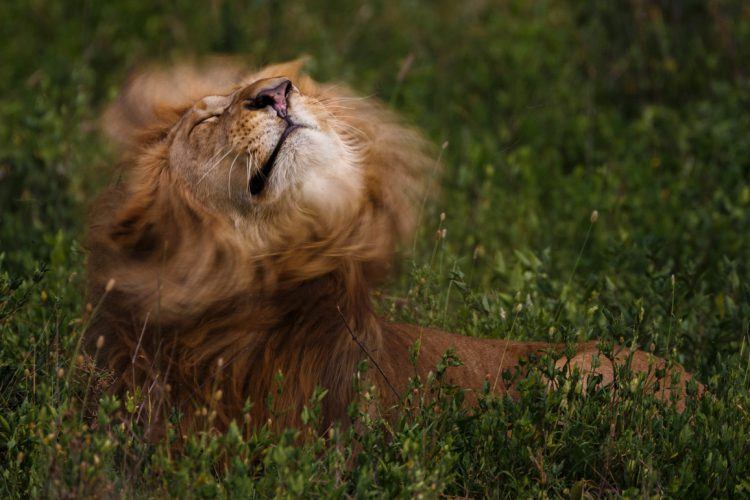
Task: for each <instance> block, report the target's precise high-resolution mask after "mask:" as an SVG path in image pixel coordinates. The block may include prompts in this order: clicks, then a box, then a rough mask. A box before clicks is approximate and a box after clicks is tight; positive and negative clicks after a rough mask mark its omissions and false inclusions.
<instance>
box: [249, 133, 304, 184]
mask: <svg viewBox="0 0 750 500" xmlns="http://www.w3.org/2000/svg"><path fill="white" fill-rule="evenodd" d="M287 123H288V125H287V127H286V128H285V129H284V132H282V134H281V137H280V138H279V142H277V143H276V146H275V147H274V148H273V151H271V154H270V155H269V156H268V159H267V160H266V162H265V163H264V164H263V166H262V167H261V169H260V170H259V171H258V172H257V173H255V175H253V176H252V177H251V178H250V181H249V182H248V186H247V189H248V191H249V192H250V194H251V195H252V196H259V195H260V194H261V193H262V192H263V191H264V190H265V188H266V185H267V184H268V180H269V179H270V177H271V174H272V172H273V169H274V167H275V166H276V159H277V158H278V156H279V152H280V151H281V148H282V147H284V144H285V143H286V140H287V138H288V137H289V136H290V135H291V134H292V133H293V132H294V131H295V130H297V129H299V128H302V127H303V125H298V124H296V123H291V122H287Z"/></svg>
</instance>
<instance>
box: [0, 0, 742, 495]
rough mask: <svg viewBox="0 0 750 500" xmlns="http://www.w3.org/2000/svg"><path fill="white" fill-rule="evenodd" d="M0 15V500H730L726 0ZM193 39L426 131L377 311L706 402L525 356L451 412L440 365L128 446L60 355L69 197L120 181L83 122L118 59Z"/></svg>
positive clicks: (735, 237) (735, 189)
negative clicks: (597, 349) (396, 401)
mask: <svg viewBox="0 0 750 500" xmlns="http://www.w3.org/2000/svg"><path fill="white" fill-rule="evenodd" d="M0 27H2V30H0V32H1V33H2V34H3V35H2V37H3V38H2V43H1V44H0V60H1V61H2V65H0V76H2V78H0V95H2V96H3V98H2V100H0V496H2V497H27V496H29V495H31V496H54V497H58V496H59V497H63V496H68V495H110V494H111V495H124V496H163V495H166V494H169V495H174V496H180V497H182V496H190V497H202V496H208V497H213V496H219V497H243V498H244V497H247V496H264V497H265V496H273V495H280V496H287V495H289V496H294V495H300V494H302V493H304V494H305V495H320V496H323V495H329V496H337V497H341V496H348V495H353V496H404V497H411V496H418V495H421V496H427V497H431V496H436V495H441V494H443V495H470V496H480V495H491V496H507V497H513V498H514V497H517V496H519V495H520V496H524V497H526V496H543V495H551V496H568V495H569V496H575V497H578V496H581V495H584V494H594V495H623V496H641V495H649V496H650V495H665V496H677V497H682V496H687V497H706V496H731V495H736V496H747V495H750V458H749V457H750V415H749V413H750V354H749V353H748V349H749V348H750V346H749V345H748V341H750V282H749V281H748V277H750V273H749V271H750V270H749V269H748V265H749V264H750V182H749V181H750V133H749V132H750V113H749V112H748V110H750V81H749V80H748V76H749V75H748V67H747V62H748V61H750V7H748V6H747V4H746V2H743V1H741V0H736V1H733V0H719V1H715V2H702V1H697V0H690V1H685V2H668V1H666V0H662V1H659V0H653V1H647V2H587V1H583V2H579V1H573V0H550V1H535V2H532V1H520V0H517V1H516V0H509V1H502V2H501V1H496V2H493V1H487V2H474V1H467V2H458V3H456V2H448V1H431V2H427V1H424V2H422V1H416V0H414V1H408V2H401V1H395V0H380V1H376V2H364V3H359V2H350V1H343V0H336V1H325V2H323V1H312V2H301V1H300V2H291V1H290V2H270V1H262V0H259V1H255V2H228V1H216V2H210V3H209V2H191V1H186V0H180V1H176V2H150V1H146V0H123V1H119V2H94V1H78V2H73V1H71V2H52V1H28V0H25V1H15V0H11V1H6V2H5V3H4V4H3V15H2V16H0ZM215 51H220V52H227V53H236V54H241V55H243V56H246V57H247V58H248V60H249V61H253V62H257V63H259V64H262V63H265V62H271V61H277V60H281V59H285V58H293V57H296V56H298V55H300V54H309V55H311V56H312V60H311V63H310V65H309V69H310V71H311V72H312V74H313V75H314V76H316V77H317V78H319V79H323V80H328V79H332V80H343V81H346V82H348V83H350V84H352V85H353V86H354V87H355V88H357V89H358V90H359V91H361V92H362V93H363V94H366V95H376V96H379V97H380V98H382V99H383V100H385V101H386V102H388V103H389V104H390V105H391V106H392V107H394V108H396V109H399V110H400V111H401V112H402V113H403V114H404V115H405V116H406V117H407V118H408V119H409V120H410V121H411V122H413V123H414V124H416V125H417V126H419V127H420V128H422V129H424V130H425V131H426V133H427V134H428V135H429V136H430V138H431V139H433V140H434V142H436V143H437V144H444V143H445V144H446V145H445V148H444V151H443V153H442V160H443V162H444V165H445V171H444V175H443V176H442V178H441V181H440V182H441V186H442V191H441V195H440V196H439V198H438V199H437V200H436V201H435V202H434V203H432V204H431V205H430V206H429V207H428V209H427V210H426V212H425V214H424V217H423V220H422V226H421V232H420V234H419V235H418V236H417V238H416V242H415V248H416V252H415V254H414V256H413V259H410V260H404V262H403V265H402V267H401V271H402V272H401V274H400V277H399V278H394V280H393V281H392V282H391V284H390V285H389V286H387V287H386V288H384V289H382V290H380V291H379V292H378V294H377V300H378V304H379V306H380V307H381V310H382V311H383V313H384V314H386V315H387V316H389V317H390V318H393V319H397V320H405V321H410V322H417V323H421V324H425V325H435V326H438V327H442V328H446V329H450V330H453V331H457V332H461V333H464V334H467V335H475V336H484V337H502V338H517V339H537V340H539V339H545V340H546V339H552V340H556V341H576V340H584V339H602V340H603V341H604V342H605V343H607V342H612V341H617V342H626V343H628V344H630V343H635V344H637V345H639V346H641V347H643V348H646V349H653V350H654V351H655V352H656V353H657V354H660V355H663V356H666V357H669V358H670V359H672V360H675V361H677V362H680V363H683V364H684V365H685V366H687V367H688V368H689V369H690V370H692V371H694V372H695V373H696V374H697V376H698V378H699V379H700V380H701V381H702V382H704V383H705V384H706V385H707V386H708V388H709V390H710V391H711V394H712V396H711V397H708V398H704V399H703V400H701V401H695V400H691V401H690V402H689V405H688V408H687V410H686V411H685V412H684V413H683V414H679V413H677V412H675V411H674V410H673V409H671V408H669V407H668V406H665V405H663V404H661V403H658V402H655V401H653V400H652V399H651V398H650V397H649V396H648V395H647V394H644V392H643V391H642V390H641V389H640V387H639V386H638V384H637V383H636V382H632V383H626V384H622V387H620V388H619V389H618V390H617V391H614V392H601V391H596V390H593V389H591V390H587V391H583V390H581V389H580V384H579V383H578V382H579V381H577V380H576V377H575V376H572V375H570V374H566V373H559V372H558V373H555V372H554V370H551V369H550V368H549V365H548V364H545V363H546V362H547V361H549V360H541V361H539V362H538V363H537V364H536V369H534V370H532V371H531V375H529V377H527V378H526V379H524V380H523V381H522V382H520V392H521V395H520V399H518V400H511V399H502V398H500V399H499V398H492V397H489V396H488V397H487V398H484V399H483V400H482V401H481V404H480V411H479V412H477V414H474V415H469V414H467V413H466V412H465V410H462V409H461V407H460V404H459V402H460V398H461V395H460V392H458V391H456V390H455V388H451V387H449V386H447V385H446V384H445V383H444V382H443V381H442V380H441V377H440V370H439V369H436V372H435V373H436V376H435V379H434V380H431V381H422V383H424V384H425V385H426V386H425V387H422V386H419V384H420V383H419V382H416V381H415V382H414V383H415V389H417V390H416V392H415V393H413V394H412V396H411V398H412V399H413V401H410V402H408V403H407V406H408V408H409V409H408V410H407V411H406V412H405V414H404V416H403V418H402V419H401V420H400V421H399V422H398V423H397V424H396V425H393V426H389V425H388V424H387V423H385V422H382V421H377V420H371V419H370V417H369V416H368V415H362V414H359V413H358V412H357V410H356V408H353V409H352V415H353V418H355V419H357V420H358V424H357V425H355V426H353V427H351V428H349V429H348V430H342V429H339V430H336V431H334V432H332V433H331V434H330V435H326V436H325V437H321V438H319V437H317V436H316V435H315V433H314V432H313V431H312V430H311V429H314V428H315V422H316V419H317V410H316V408H317V402H316V401H311V403H310V406H309V408H308V409H307V410H306V417H305V418H306V420H307V421H308V422H309V424H308V428H306V429H301V430H289V431H288V432H286V433H283V434H282V435H274V434H271V433H270V432H268V431H267V430H266V429H260V430H259V431H258V432H256V433H254V434H249V433H248V432H247V429H246V427H245V425H244V423H243V422H239V423H238V425H237V426H235V427H232V428H231V429H230V431H229V432H228V433H227V434H225V435H216V434H215V433H212V432H211V431H210V429H208V430H206V431H205V432H196V434H195V435H194V436H191V437H190V440H189V441H188V442H187V443H184V444H183V445H182V446H181V451H179V452H178V451H175V449H173V447H170V446H169V445H168V443H161V444H149V443H148V442H147V441H146V440H144V439H143V438H142V433H141V430H140V429H139V428H138V426H137V425H134V424H133V421H134V420H135V419H134V416H133V414H134V413H135V412H137V411H138V404H139V400H138V397H137V395H136V396H134V397H131V398H127V399H126V400H124V401H119V400H117V399H115V398H111V397H103V398H102V399H101V400H98V398H99V396H93V394H97V392H96V389H97V388H98V387H99V385H101V384H104V383H105V382H106V381H105V380H100V379H99V376H98V375H96V376H94V377H92V376H90V374H91V370H88V369H87V367H86V366H85V360H83V363H84V366H81V365H80V362H79V360H78V359H77V356H76V346H77V344H78V341H79V338H80V336H81V332H82V330H83V329H84V328H85V325H84V324H82V322H81V319H80V318H81V317H82V316H83V311H84V308H85V304H83V303H82V293H81V290H82V283H83V279H84V276H83V260H84V255H83V252H82V250H81V246H80V242H81V240H82V235H83V231H84V227H85V225H84V222H83V221H84V220H85V210H86V204H87V202H88V201H89V200H91V199H92V197H93V196H94V194H95V193H96V192H97V190H98V189H99V188H101V187H102V186H104V185H106V184H107V183H108V182H112V181H113V179H115V178H116V176H117V169H116V166H115V161H114V160H113V157H112V154H111V152H110V151H109V149H108V147H107V145H106V143H105V142H104V141H103V140H102V139H101V137H100V136H99V135H98V132H97V121H96V120H97V118H98V116H99V113H100V112H101V110H102V108H103V106H104V105H105V104H106V103H107V102H108V101H109V100H110V99H112V98H113V97H114V95H115V94H116V92H117V89H118V87H119V85H120V84H121V83H122V82H123V80H124V78H125V76H126V75H127V72H128V70H129V69H130V68H132V67H134V66H135V65H137V64H138V63H139V62H142V61H145V60H151V59H153V58H159V59H164V60H167V59H170V58H179V57H182V56H186V55H191V54H203V53H209V52H215ZM594 210H597V213H598V220H596V221H595V222H592V218H591V214H592V212H593V211H594ZM440 213H445V217H444V220H442V217H441V216H440ZM439 228H445V229H447V234H446V237H445V238H443V239H437V240H436V239H435V237H434V234H435V232H436V231H437V230H438V229H439ZM448 361H450V360H449V359H446V362H448ZM438 368H440V367H438ZM443 368H444V367H443ZM542 373H547V375H548V376H550V377H554V378H556V379H557V381H559V382H560V383H559V386H560V388H559V389H556V390H552V391H546V390H544V387H543V384H542V383H541V382H540V380H541V379H540V375H541V374H542ZM623 375H625V374H623ZM417 386H419V387H417ZM366 389H367V388H362V392H363V393H366V392H367V391H366ZM430 391H435V392H436V394H437V395H438V397H437V398H434V399H431V400H430V402H422V403H420V402H419V399H420V398H422V397H423V396H424V395H425V394H427V393H429V392H430ZM582 392H587V394H585V395H584V394H582ZM363 397H365V394H363ZM95 399H96V401H92V400H95ZM258 404H261V403H258ZM299 433H303V434H304V433H307V434H309V436H310V437H309V439H308V441H307V442H306V444H305V445H299V439H298V435H299ZM355 443H356V444H355Z"/></svg>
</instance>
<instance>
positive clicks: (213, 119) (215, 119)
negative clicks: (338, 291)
mask: <svg viewBox="0 0 750 500" xmlns="http://www.w3.org/2000/svg"><path fill="white" fill-rule="evenodd" d="M219 116H221V115H210V116H207V117H205V118H204V119H202V120H199V121H197V122H195V123H194V124H193V126H192V127H190V131H189V132H188V135H190V134H191V133H192V132H193V129H195V127H197V126H198V125H204V124H209V123H213V122H218V121H219Z"/></svg>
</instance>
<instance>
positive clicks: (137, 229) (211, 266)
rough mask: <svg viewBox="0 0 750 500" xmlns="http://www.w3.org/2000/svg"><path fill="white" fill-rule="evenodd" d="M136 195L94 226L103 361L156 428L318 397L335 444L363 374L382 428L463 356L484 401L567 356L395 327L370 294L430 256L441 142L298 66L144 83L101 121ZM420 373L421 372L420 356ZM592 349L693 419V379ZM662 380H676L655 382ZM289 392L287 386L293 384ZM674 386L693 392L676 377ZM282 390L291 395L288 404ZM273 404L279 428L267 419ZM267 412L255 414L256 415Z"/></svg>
mask: <svg viewBox="0 0 750 500" xmlns="http://www.w3.org/2000/svg"><path fill="white" fill-rule="evenodd" d="M104 128H105V130H106V131H107V132H108V134H109V135H110V137H112V138H113V139H114V142H115V143H116V145H117V146H118V150H119V152H120V155H121V168H122V175H121V178H120V179H119V181H118V182H117V183H116V185H114V186H112V187H110V188H108V189H106V190H105V191H104V192H103V193H102V194H101V196H100V197H99V198H98V201H97V202H96V203H95V204H94V205H93V208H92V210H91V217H90V218H91V221H90V227H89V231H88V239H87V244H86V247H87V250H88V262H87V271H88V298H89V303H90V304H93V305H94V306H95V308H96V309H95V311H94V315H93V317H92V319H91V324H90V328H89V329H88V330H87V333H86V344H87V348H88V350H89V352H90V353H91V355H92V356H94V357H95V358H96V360H97V362H98V363H99V364H100V365H102V366H105V367H107V368H108V369H110V370H112V372H113V373H114V374H115V378H116V382H115V383H114V384H113V386H112V388H111V390H112V391H113V392H115V393H118V394H121V395H122V394H125V393H126V392H128V391H129V392H130V393H131V394H140V397H142V398H143V401H144V406H147V407H148V408H149V410H148V412H147V413H148V415H150V416H149V417H148V418H149V419H150V421H151V422H158V421H163V420H164V418H165V417H166V416H168V415H170V414H174V413H178V414H180V415H182V421H183V422H187V424H186V425H192V424H194V423H195V422H196V421H197V419H199V418H202V417H205V415H206V413H207V409H211V414H212V417H213V418H214V421H215V425H217V426H219V427H226V426H227V425H228V423H229V422H231V421H232V420H233V419H235V420H241V419H242V418H243V417H245V416H246V413H249V416H250V420H251V421H252V422H253V423H254V425H260V424H264V423H266V422H267V421H268V419H269V418H271V417H273V418H274V423H275V425H276V426H278V427H279V428H285V427H290V426H291V427H293V426H298V425H300V411H301V410H302V408H303V406H304V405H305V404H306V403H307V402H308V401H309V399H310V398H311V396H312V395H313V394H314V391H315V390H316V388H322V389H324V390H326V391H327V393H326V396H325V397H324V399H323V402H322V423H321V425H322V426H323V427H324V428H325V427H328V426H330V425H333V424H336V423H344V424H345V423H346V421H347V418H348V417H347V408H348V407H349V405H350V404H351V403H352V402H354V401H355V398H356V397H357V396H356V393H355V391H354V389H353V378H354V376H355V374H356V373H357V371H358V366H359V364H360V362H361V361H362V360H365V359H366V360H367V361H368V362H371V363H372V364H374V365H375V366H376V367H377V370H373V369H371V370H369V371H368V372H367V377H368V383H370V384H372V386H374V387H375V389H376V391H377V393H378V395H379V397H380V401H381V403H382V404H383V407H384V408H389V407H395V406H396V405H397V403H398V400H399V398H400V397H401V396H402V395H403V394H404V392H405V391H406V388H407V386H408V383H409V378H410V377H412V376H414V375H418V376H421V377H426V376H427V374H428V373H429V371H430V370H431V369H433V368H434V367H435V365H436V363H438V362H439V361H440V359H441V356H442V355H443V354H444V353H445V352H446V351H448V350H452V351H453V352H455V354H456V355H457V356H458V357H459V358H460V359H461V360H462V362H463V364H462V365H461V366H457V367H452V368H450V369H449V371H448V377H449V380H450V382H451V383H452V384H455V385H457V386H459V387H461V388H463V389H465V390H466V391H467V392H468V393H470V394H476V393H477V391H480V390H482V387H483V386H484V385H485V384H486V382H487V381H488V380H489V382H490V383H491V384H490V385H491V390H492V391H494V392H495V393H497V394H505V393H509V394H514V391H515V389H514V387H513V385H512V384H507V386H506V383H505V380H504V378H503V377H498V374H501V373H502V372H504V371H505V370H508V369H514V368H515V367H518V366H519V363H520V362H521V360H522V359H524V358H526V357H529V356H531V355H534V354H539V353H542V352H544V351H546V350H553V351H557V352H560V351H561V350H562V346H560V345H552V344H546V343H542V342H517V341H509V340H491V339H478V338H469V337H465V336H460V335H456V334H451V333H448V332H444V331H440V330H436V329H431V328H421V327H419V326H415V325H408V324H396V323H392V322H389V321H387V320H386V319H384V318H381V317H379V316H378V315H377V314H376V313H375V311H374V307H373V301H372V298H371V291H372V290H373V288H374V287H375V286H377V285H378V284H380V283H381V282H382V279H383V277H384V276H387V275H388V273H389V271H390V270H391V269H392V267H393V261H394V258H395V255H396V253H397V250H398V248H399V246H400V244H401V243H402V242H403V241H404V240H405V239H406V238H409V237H411V236H413V232H414V231H415V225H416V223H417V221H416V219H417V216H416V212H417V209H416V207H418V205H419V203H420V200H423V199H424V197H425V196H426V185H427V182H426V179H428V178H429V176H430V171H431V170H432V169H433V168H434V166H435V165H436V160H435V159H434V158H435V156H434V154H433V151H432V147H431V145H430V144H429V142H428V141H427V140H426V139H425V138H424V137H423V136H422V134H420V133H419V132H418V131H417V130H415V129H414V128H412V127H410V126H408V125H406V124H405V123H404V122H403V121H402V120H401V119H399V117H398V116H397V115H396V114H395V113H394V112H392V111H391V110H389V109H388V108H387V107H386V106H385V105H383V104H381V103H380V102H378V101H377V99H374V98H361V97H359V96H357V95H356V93H354V92H353V91H351V90H350V89H349V88H348V87H346V86H343V85H332V84H325V83H319V82H316V81H314V80H313V79H312V78H311V77H309V76H308V75H307V74H305V73H304V72H303V71H302V62H301V61H294V62H288V63H282V64H277V65H271V66H267V67H264V68H261V69H258V70H247V71H246V70H245V69H244V68H243V66H242V65H241V64H239V63H237V62H236V61H234V60H227V59H219V60H212V61H209V62H203V63H186V64H182V65H177V66H176V67H173V68H168V69H159V68H155V67H154V68H150V69H145V70H142V71H140V72H138V73H136V74H135V75H133V76H132V77H131V79H130V81H129V82H128V83H127V84H126V86H125V88H124V90H123V92H122V93H121V95H120V96H119V98H118V99H117V100H116V101H115V102H114V103H113V104H112V105H111V106H110V108H109V109H108V110H107V111H106V113H105V116H104ZM416 343H418V344H419V353H418V357H417V359H416V361H415V362H414V363H415V364H414V369H410V368H409V367H410V366H411V363H412V361H411V358H410V349H411V348H412V346H414V345H415V344H416ZM617 352H618V354H617V356H616V357H614V358H612V359H606V358H605V357H603V356H600V359H599V362H598V363H594V361H593V360H594V358H596V357H597V356H598V355H599V351H598V349H597V345H596V343H595V342H589V343H585V344H582V345H579V346H577V353H576V354H575V355H574V356H572V357H570V358H566V357H565V356H563V357H562V358H560V359H559V361H558V362H557V363H558V367H562V366H564V365H566V364H567V365H569V366H571V367H576V368H577V369H579V370H580V371H581V372H591V373H596V374H599V375H601V384H602V385H603V386H606V385H607V384H612V383H613V380H614V378H615V368H616V365H618V364H621V363H625V362H630V364H631V369H632V370H633V371H635V372H637V373H642V374H643V377H645V379H646V380H647V381H649V383H650V384H651V387H653V390H654V391H655V393H656V395H657V397H659V398H661V399H664V400H670V398H671V399H672V400H673V401H676V404H677V405H678V407H679V408H683V407H684V401H685V397H686V396H685V395H686V381H687V380H689V379H690V378H691V376H690V374H689V373H687V372H686V371H685V370H684V369H683V368H682V367H680V366H674V367H668V366H667V365H666V363H665V361H664V360H663V359H660V358H657V357H655V356H653V355H651V354H649V353H646V352H643V351H638V350H635V351H634V350H632V349H627V348H621V349H619V350H618V351H617ZM659 370H661V371H662V373H663V377H661V379H659V377H657V376H656V373H657V372H658V371H659ZM279 374H283V379H281V378H280V377H279ZM675 375H676V376H675ZM278 384H281V385H283V390H280V391H277V389H278V388H277V385H278ZM269 393H273V394H274V401H273V408H271V407H270V405H269V404H264V402H265V401H266V400H267V396H268V394H269ZM248 401H250V402H252V403H253V404H251V405H248V404H247V402H248Z"/></svg>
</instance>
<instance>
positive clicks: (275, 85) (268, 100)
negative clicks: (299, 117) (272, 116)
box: [245, 78, 292, 118]
mask: <svg viewBox="0 0 750 500" xmlns="http://www.w3.org/2000/svg"><path fill="white" fill-rule="evenodd" d="M291 91H292V82H290V81H289V80H287V79H286V78H273V79H271V80H269V81H268V82H267V83H266V84H265V85H264V86H263V87H262V88H261V90H259V91H258V93H257V94H256V95H255V97H254V98H252V99H248V101H247V102H246V104H245V107H246V108H248V109H261V108H265V107H266V106H271V107H273V109H274V110H275V111H276V114H277V115H279V117H280V118H286V114H287V97H288V96H289V92H291Z"/></svg>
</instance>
